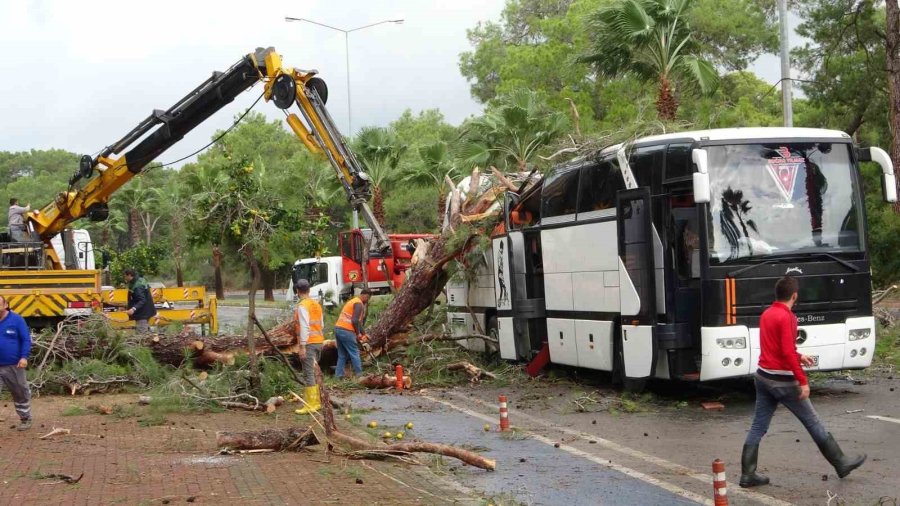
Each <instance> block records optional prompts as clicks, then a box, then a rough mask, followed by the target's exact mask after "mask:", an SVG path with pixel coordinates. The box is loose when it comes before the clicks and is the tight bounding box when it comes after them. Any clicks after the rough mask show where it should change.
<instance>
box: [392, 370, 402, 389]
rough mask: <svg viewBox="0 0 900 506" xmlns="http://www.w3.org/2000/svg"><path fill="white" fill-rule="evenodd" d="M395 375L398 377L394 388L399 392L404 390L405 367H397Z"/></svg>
mask: <svg viewBox="0 0 900 506" xmlns="http://www.w3.org/2000/svg"><path fill="white" fill-rule="evenodd" d="M394 374H396V376H397V378H396V379H397V382H396V383H395V384H394V387H395V388H396V389H397V390H403V366H402V365H400V364H397V365H395V366H394Z"/></svg>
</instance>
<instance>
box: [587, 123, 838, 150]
mask: <svg viewBox="0 0 900 506" xmlns="http://www.w3.org/2000/svg"><path fill="white" fill-rule="evenodd" d="M685 139H690V140H694V141H728V140H735V141H745V140H753V139H784V140H790V139H835V140H841V141H849V140H850V136H849V135H847V134H846V133H844V132H841V131H839V130H826V129H824V128H785V127H750V128H716V129H712V130H692V131H689V132H675V133H671V134H663V135H651V136H648V137H641V138H639V139H635V140H634V141H631V142H629V144H653V143H660V144H663V143H666V142H668V141H675V140H685ZM620 147H622V144H616V145H614V146H609V147H607V148H605V149H603V151H601V153H604V154H605V153H609V152H611V151H617V150H618V149H619V148H620Z"/></svg>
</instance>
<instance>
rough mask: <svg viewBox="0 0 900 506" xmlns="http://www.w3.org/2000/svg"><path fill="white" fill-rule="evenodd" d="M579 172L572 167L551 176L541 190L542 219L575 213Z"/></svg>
mask: <svg viewBox="0 0 900 506" xmlns="http://www.w3.org/2000/svg"><path fill="white" fill-rule="evenodd" d="M578 172H579V171H578V170H574V169H570V170H566V171H563V172H558V173H556V174H554V175H552V176H550V180H549V181H548V182H547V183H545V184H544V188H543V191H542V192H541V200H542V204H541V220H544V219H546V218H552V217H554V216H565V215H567V214H575V210H576V202H577V200H578Z"/></svg>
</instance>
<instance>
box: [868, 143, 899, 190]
mask: <svg viewBox="0 0 900 506" xmlns="http://www.w3.org/2000/svg"><path fill="white" fill-rule="evenodd" d="M859 161H861V162H875V163H877V164H878V165H880V166H881V173H882V178H881V193H882V196H883V197H884V201H885V202H897V177H896V176H895V175H894V164H893V162H891V157H890V156H889V155H888V154H887V153H886V152H885V151H884V150H883V149H881V148H863V149H860V150H859Z"/></svg>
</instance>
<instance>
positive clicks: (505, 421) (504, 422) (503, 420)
mask: <svg viewBox="0 0 900 506" xmlns="http://www.w3.org/2000/svg"><path fill="white" fill-rule="evenodd" d="M500 430H501V431H504V430H509V410H508V409H507V407H506V396H505V395H501V396H500Z"/></svg>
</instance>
